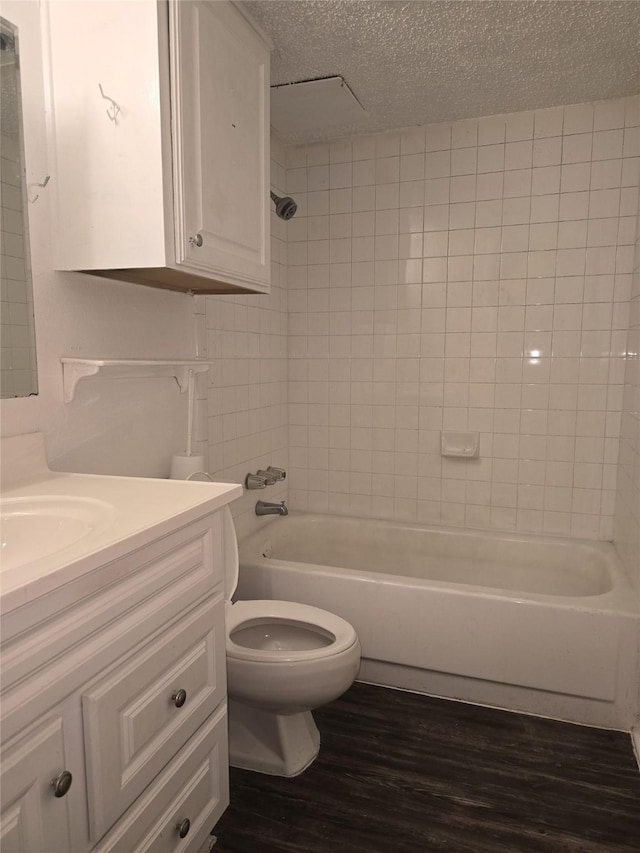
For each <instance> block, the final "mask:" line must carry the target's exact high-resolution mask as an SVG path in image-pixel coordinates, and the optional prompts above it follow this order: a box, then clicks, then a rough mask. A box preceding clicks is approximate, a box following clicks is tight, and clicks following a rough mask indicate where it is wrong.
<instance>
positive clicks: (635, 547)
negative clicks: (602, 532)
mask: <svg viewBox="0 0 640 853" xmlns="http://www.w3.org/2000/svg"><path fill="white" fill-rule="evenodd" d="M614 541H615V544H616V548H617V549H618V553H619V554H620V556H621V557H622V560H623V562H624V564H625V566H626V568H627V571H628V573H629V576H630V578H631V579H632V581H633V582H634V583H635V585H636V587H637V589H639V590H640V208H639V213H638V230H637V231H636V244H635V256H634V264H633V278H632V285H631V301H630V311H629V336H628V340H627V356H626V366H625V383H624V393H623V397H622V424H621V435H620V464H619V467H618V493H617V496H616V515H615V530H614Z"/></svg>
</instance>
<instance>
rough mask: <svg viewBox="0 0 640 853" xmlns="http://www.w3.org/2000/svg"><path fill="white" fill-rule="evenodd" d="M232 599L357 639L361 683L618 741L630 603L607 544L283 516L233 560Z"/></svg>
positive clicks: (632, 701) (629, 696) (630, 709)
mask: <svg viewBox="0 0 640 853" xmlns="http://www.w3.org/2000/svg"><path fill="white" fill-rule="evenodd" d="M240 563H241V569H240V585H239V588H238V594H237V597H238V598H240V599H251V598H275V599H290V600H293V601H300V602H303V603H305V604H312V605H315V606H318V607H323V608H325V609H326V610H330V611H332V612H334V613H337V614H338V615H340V616H342V617H343V618H345V619H347V620H348V621H349V622H351V623H352V624H353V625H354V627H355V628H356V630H357V632H358V634H359V636H360V641H361V643H362V650H363V663H362V667H361V670H360V676H359V678H360V679H361V680H363V681H370V682H373V683H376V684H386V685H389V686H393V687H400V688H404V689H407V690H415V691H418V692H420V693H429V694H432V695H436V696H445V697H449V698H454V699H461V700H463V701H468V702H477V703H482V704H489V705H495V706H498V707H504V708H510V709H513V710H519V711H525V712H528V713H533V714H542V715H545V716H549V717H555V718H558V719H565V720H572V721H575V722H581V723H586V724H590V725H598V726H605V727H609V728H617V729H622V730H628V729H630V728H631V726H632V725H633V724H634V723H635V722H637V714H638V707H637V701H638V638H639V626H640V619H639V612H638V604H637V597H636V595H635V594H634V591H633V589H632V588H631V587H630V585H629V584H628V582H627V581H626V579H625V576H624V574H623V572H622V569H621V566H620V564H619V561H618V559H617V557H616V554H615V551H614V549H613V547H612V546H611V545H610V544H609V543H605V542H587V541H578V540H571V539H556V538H550V537H538V536H528V535H522V534H510V533H504V534H500V533H485V532H481V531H469V530H459V529H452V528H426V527H419V526H416V525H411V524H399V523H395V522H381V521H372V520H367V519H356V518H342V517H333V516H327V515H305V514H297V513H294V514H292V515H290V516H289V517H287V518H278V519H275V520H274V521H273V523H270V524H269V525H267V526H266V527H265V528H264V529H263V530H261V531H260V532H258V533H257V534H255V535H253V536H252V537H250V538H248V539H246V540H245V541H244V542H243V543H241V546H240Z"/></svg>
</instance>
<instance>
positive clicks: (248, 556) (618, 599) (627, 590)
mask: <svg viewBox="0 0 640 853" xmlns="http://www.w3.org/2000/svg"><path fill="white" fill-rule="evenodd" d="M299 518H305V519H313V520H324V519H333V518H336V519H340V520H342V519H345V520H349V521H356V522H360V523H362V522H365V523H374V524H376V525H384V526H385V527H387V528H396V529H397V528H402V529H406V530H420V531H424V532H427V533H429V532H432V533H443V532H444V533H446V534H449V535H453V534H456V535H463V536H465V537H468V538H472V537H474V538H475V537H480V538H482V539H484V540H495V539H501V540H504V541H509V542H522V543H523V544H526V543H527V542H540V541H541V540H542V541H543V542H545V543H548V544H557V545H561V546H565V547H574V548H578V549H588V550H590V551H596V552H598V553H599V554H600V555H601V556H602V557H603V558H604V559H605V561H606V564H607V570H608V572H609V573H610V576H611V579H612V584H613V585H612V588H611V589H610V590H608V591H607V592H603V593H596V594H593V595H559V594H557V593H555V594H554V593H536V592H521V591H517V590H509V589H503V588H500V587H489V586H480V585H477V584H468V583H459V582H455V583H452V582H447V581H441V580H431V579H429V578H414V577H410V576H407V575H399V574H392V573H389V572H368V571H362V570H358V569H350V568H348V567H346V566H340V567H335V566H327V565H324V564H322V563H306V562H305V563H302V562H297V561H294V560H282V559H278V558H275V557H265V556H264V553H263V552H264V549H265V548H266V547H267V544H266V543H268V537H269V536H270V535H272V533H273V532H274V530H275V529H277V528H274V524H277V523H278V522H284V523H285V524H287V523H291V522H293V523H294V524H295V521H296V520H297V519H299ZM239 557H240V571H242V567H243V566H246V567H251V568H258V567H260V566H263V567H269V568H273V569H277V570H280V571H293V570H296V571H300V569H298V568H297V567H298V566H304V569H303V571H309V572H313V573H314V574H320V575H324V576H326V577H336V576H338V577H340V576H345V575H346V576H348V577H355V578H360V579H362V580H365V581H368V582H371V583H376V584H378V585H379V586H385V585H396V584H398V582H399V581H402V585H403V586H405V587H407V588H414V589H425V588H432V589H437V590H440V591H445V590H446V591H447V592H449V593H450V594H452V595H465V596H468V595H476V596H482V597H484V598H490V599H498V600H504V599H508V600H510V601H514V602H518V603H523V604H524V603H537V604H540V605H546V606H549V605H550V604H553V606H554V607H564V608H568V609H571V610H576V609H577V610H588V611H590V612H598V613H600V612H602V613H617V614H622V615H628V616H636V617H637V616H639V615H640V597H639V594H638V591H637V590H636V589H635V588H634V587H633V586H632V584H631V583H630V581H629V579H628V578H627V576H626V573H625V571H624V568H623V566H622V563H621V561H620V558H619V557H618V554H617V552H616V550H615V547H614V545H613V542H608V541H607V542H605V541H602V540H591V539H571V538H569V537H560V536H548V535H546V534H536V533H524V532H520V531H511V530H509V531H502V530H496V531H493V530H484V529H481V528H471V527H464V528H459V527H454V526H451V525H446V526H445V525H421V524H418V523H416V522H401V521H386V520H379V519H373V518H359V517H358V516H346V515H340V516H337V515H330V514H328V513H326V514H325V513H306V512H295V511H294V512H293V513H292V514H290V515H289V516H288V517H286V518H277V519H274V521H273V522H272V523H270V524H267V525H264V526H263V527H262V528H260V529H259V530H257V531H255V532H254V533H252V534H251V535H249V536H247V537H245V538H244V539H243V540H242V541H241V542H240V543H239Z"/></svg>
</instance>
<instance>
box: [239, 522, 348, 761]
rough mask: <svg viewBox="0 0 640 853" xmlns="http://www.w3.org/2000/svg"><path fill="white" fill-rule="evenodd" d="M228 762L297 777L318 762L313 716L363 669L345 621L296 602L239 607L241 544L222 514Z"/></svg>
mask: <svg viewBox="0 0 640 853" xmlns="http://www.w3.org/2000/svg"><path fill="white" fill-rule="evenodd" d="M224 540H225V547H224V551H225V596H226V599H227V601H226V611H225V616H226V647H227V679H228V690H229V761H230V763H231V765H232V766H233V767H240V768H243V769H245V770H256V771H258V772H260V773H268V774H271V775H274V776H296V775H297V774H298V773H302V771H303V770H305V769H306V768H307V767H308V766H309V765H310V764H311V762H312V761H313V760H314V759H315V758H316V756H317V755H318V751H319V748H320V734H319V732H318V729H317V727H316V725H315V723H314V721H313V716H312V715H311V710H312V709H313V708H317V707H319V706H320V705H324V704H326V703H327V702H331V701H333V700H334V699H337V698H338V696H340V695H341V694H342V693H344V692H345V690H347V689H348V688H349V687H350V686H351V684H352V683H353V681H354V680H355V677H356V675H357V674H358V668H359V666H360V642H359V640H358V636H357V634H356V632H355V630H354V628H353V626H351V625H350V624H349V623H348V622H346V621H345V620H344V619H341V618H340V617H339V616H335V615H334V614H333V613H329V612H328V611H326V610H321V609H320V608H318V607H310V606H308V605H306V604H297V603H296V602H293V601H270V600H266V601H237V602H236V603H232V602H231V597H232V595H233V593H234V592H235V589H236V586H237V584H238V574H239V565H238V545H237V540H236V534H235V529H234V526H233V519H232V517H231V513H230V511H229V509H228V507H225V510H224Z"/></svg>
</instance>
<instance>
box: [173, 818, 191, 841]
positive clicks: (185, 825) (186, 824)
mask: <svg viewBox="0 0 640 853" xmlns="http://www.w3.org/2000/svg"><path fill="white" fill-rule="evenodd" d="M176 829H177V830H178V835H179V836H180V838H186V837H187V835H188V834H189V830H190V829H191V821H190V820H189V818H187V817H185V819H184V820H181V821H180V823H177V824H176Z"/></svg>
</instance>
